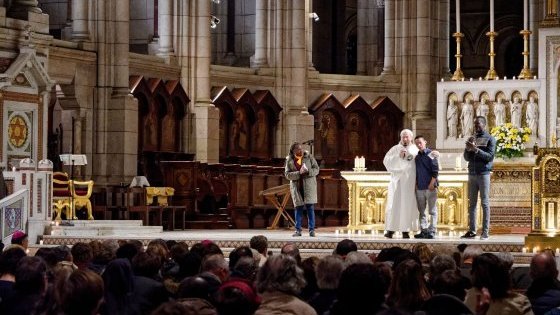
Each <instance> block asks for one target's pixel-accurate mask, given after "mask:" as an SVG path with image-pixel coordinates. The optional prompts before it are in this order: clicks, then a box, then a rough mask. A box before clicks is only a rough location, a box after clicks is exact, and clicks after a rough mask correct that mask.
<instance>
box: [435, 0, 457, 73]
mask: <svg viewBox="0 0 560 315" xmlns="http://www.w3.org/2000/svg"><path fill="white" fill-rule="evenodd" d="M449 7H450V6H449V0H444V1H441V2H440V5H439V7H438V12H439V16H440V17H441V18H440V19H439V38H438V40H439V44H438V47H439V53H438V57H439V62H440V63H441V75H442V76H444V77H449V78H451V71H450V70H449V43H450V41H451V40H453V38H452V37H451V36H450V33H449V23H450V18H451V17H450V13H449Z"/></svg>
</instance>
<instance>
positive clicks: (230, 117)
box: [212, 87, 282, 164]
mask: <svg viewBox="0 0 560 315" xmlns="http://www.w3.org/2000/svg"><path fill="white" fill-rule="evenodd" d="M212 102H213V103H214V105H215V106H216V107H217V108H218V109H219V111H220V122H219V125H220V142H219V152H220V153H219V155H220V162H223V163H241V164H268V163H270V162H271V161H274V160H275V159H273V154H274V134H275V132H276V127H277V125H278V121H279V117H280V111H281V110H282V108H281V107H280V105H279V104H278V102H277V101H276V99H275V98H274V96H272V94H271V93H270V92H269V91H266V90H260V91H256V92H255V93H251V91H249V90H248V89H245V88H236V89H233V90H231V91H230V90H229V89H227V87H214V88H212Z"/></svg>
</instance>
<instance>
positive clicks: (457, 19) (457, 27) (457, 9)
mask: <svg viewBox="0 0 560 315" xmlns="http://www.w3.org/2000/svg"><path fill="white" fill-rule="evenodd" d="M455 31H456V32H457V33H461V2H460V0H455Z"/></svg>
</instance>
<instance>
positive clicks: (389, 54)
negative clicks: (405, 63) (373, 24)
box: [382, 0, 396, 75]
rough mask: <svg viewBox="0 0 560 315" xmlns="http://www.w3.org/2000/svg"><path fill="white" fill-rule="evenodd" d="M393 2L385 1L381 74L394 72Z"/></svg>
mask: <svg viewBox="0 0 560 315" xmlns="http://www.w3.org/2000/svg"><path fill="white" fill-rule="evenodd" d="M395 2H396V1H391V0H389V1H385V51H384V62H383V73H382V74H387V75H390V74H394V73H395Z"/></svg>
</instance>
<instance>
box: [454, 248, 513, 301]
mask: <svg viewBox="0 0 560 315" xmlns="http://www.w3.org/2000/svg"><path fill="white" fill-rule="evenodd" d="M467 249H468V247H467ZM465 251H466V249H465ZM471 275H472V284H473V287H475V288H477V289H479V290H481V289H482V288H487V289H488V291H489V292H490V296H491V297H492V299H501V298H504V297H506V296H507V294H508V293H509V289H510V288H511V277H510V274H509V269H507V267H506V265H505V264H504V263H503V262H502V261H501V260H500V259H499V258H498V257H497V256H496V255H494V254H492V253H483V254H481V255H479V256H477V257H476V258H475V259H474V260H473V264H472V270H471Z"/></svg>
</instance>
